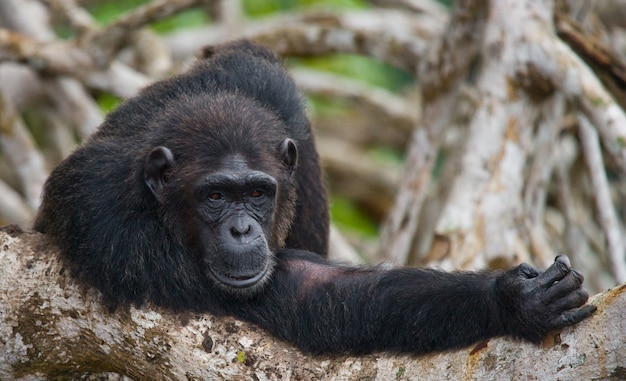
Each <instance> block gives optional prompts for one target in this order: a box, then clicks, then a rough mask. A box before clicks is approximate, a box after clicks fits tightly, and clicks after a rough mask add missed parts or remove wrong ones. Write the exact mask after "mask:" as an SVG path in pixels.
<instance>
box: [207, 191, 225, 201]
mask: <svg viewBox="0 0 626 381" xmlns="http://www.w3.org/2000/svg"><path fill="white" fill-rule="evenodd" d="M223 199H224V195H223V194H221V193H219V192H212V193H210V194H209V200H211V201H219V200H223Z"/></svg>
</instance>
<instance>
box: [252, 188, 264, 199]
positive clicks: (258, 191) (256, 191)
mask: <svg viewBox="0 0 626 381" xmlns="http://www.w3.org/2000/svg"><path fill="white" fill-rule="evenodd" d="M250 196H252V197H254V198H259V197H261V196H263V192H262V191H260V190H258V189H255V190H253V191H252V192H250Z"/></svg>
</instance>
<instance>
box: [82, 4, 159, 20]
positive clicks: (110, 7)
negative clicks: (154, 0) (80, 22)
mask: <svg viewBox="0 0 626 381" xmlns="http://www.w3.org/2000/svg"><path fill="white" fill-rule="evenodd" d="M147 2H148V0H123V1H122V0H113V1H96V2H94V3H93V5H92V6H91V7H90V8H89V11H90V12H91V14H92V15H93V17H94V18H95V19H96V20H97V21H98V22H99V23H100V24H108V23H110V22H112V21H114V20H115V19H116V18H118V17H119V16H120V15H121V14H123V13H125V12H128V11H130V10H132V9H134V8H137V7H138V6H140V5H143V4H145V3H147Z"/></svg>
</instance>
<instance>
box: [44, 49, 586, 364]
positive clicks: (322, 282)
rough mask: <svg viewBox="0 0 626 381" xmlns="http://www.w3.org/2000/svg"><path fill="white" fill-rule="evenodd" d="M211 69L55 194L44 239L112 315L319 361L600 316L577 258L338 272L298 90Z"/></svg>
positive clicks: (134, 110) (103, 144) (189, 79)
mask: <svg viewBox="0 0 626 381" xmlns="http://www.w3.org/2000/svg"><path fill="white" fill-rule="evenodd" d="M203 53H204V55H203V57H202V58H201V59H199V60H198V62H197V63H196V64H195V66H193V67H192V68H191V69H190V70H189V71H188V72H186V73H184V74H181V75H178V76H175V77H173V78H170V79H167V80H163V81H161V82H157V83H155V84H153V85H152V86H149V87H147V88H146V89H144V90H143V91H141V92H140V93H139V94H138V95H137V96H136V97H134V98H132V99H130V100H128V101H126V102H125V103H124V104H122V105H120V106H119V108H117V109H116V110H115V111H113V112H112V113H111V114H110V115H109V116H108V117H107V119H106V121H105V122H104V123H103V125H102V126H101V127H100V128H99V130H98V131H97V132H96V133H95V134H94V135H93V136H92V137H91V138H90V139H89V140H88V141H87V142H86V143H85V144H84V145H83V146H82V147H80V148H79V149H77V150H76V151H75V152H74V153H73V154H72V155H70V156H69V157H68V158H67V159H66V160H65V161H63V162H62V163H61V164H60V165H59V166H58V167H57V168H56V169H55V170H54V171H53V172H52V174H51V175H50V178H49V179H48V181H47V183H46V185H45V189H44V194H43V202H42V207H41V209H40V211H39V214H38V216H37V220H36V222H35V229H36V230H38V231H40V232H43V233H45V234H47V235H48V236H49V237H50V239H52V240H53V242H55V243H56V244H57V245H58V246H59V247H60V251H61V254H62V258H63V260H64V262H65V264H66V266H67V267H68V268H69V269H70V271H71V274H72V275H73V276H74V277H75V278H76V279H77V280H79V281H80V282H81V283H82V284H83V285H85V286H88V287H95V288H97V289H98V290H99V291H100V292H101V293H102V297H103V302H104V303H105V304H106V305H108V306H109V307H110V308H111V309H112V310H115V308H117V307H120V306H128V305H131V304H133V305H142V304H143V303H145V302H150V303H153V304H155V305H157V306H160V307H161V308H167V309H170V310H174V311H181V310H187V311H198V312H210V313H213V314H218V315H233V316H235V317H238V318H241V319H244V320H247V321H250V322H253V323H256V324H258V325H259V326H261V327H263V328H265V329H267V330H269V331H270V332H272V333H273V334H275V335H277V336H279V337H281V338H283V339H285V340H287V341H289V342H292V343H294V344H295V345H297V346H298V347H299V348H301V349H302V350H303V351H306V352H310V353H338V352H351V353H355V354H356V353H368V352H373V351H393V352H410V353H424V352H429V351H439V350H445V349H450V348H459V347H463V346H467V345H469V344H472V343H474V342H477V341H480V340H483V339H487V338H490V337H493V336H500V335H510V336H513V337H517V338H521V339H525V340H529V341H532V342H538V341H540V339H541V337H542V336H543V335H544V334H546V333H547V332H548V331H550V330H552V329H558V328H562V327H565V326H568V325H571V324H575V323H577V322H579V321H581V320H583V319H585V318H586V317H588V316H589V315H591V313H592V312H593V311H594V310H595V307H594V306H591V305H584V304H585V302H586V300H587V297H588V295H587V293H586V292H585V290H584V289H583V288H582V287H581V285H582V282H583V277H582V275H581V274H580V273H579V272H577V271H576V270H572V269H571V268H570V264H569V260H568V259H567V257H565V256H559V257H557V259H556V261H555V262H554V264H553V265H552V266H550V267H549V268H548V269H547V270H546V271H545V272H541V273H540V272H538V271H537V270H535V269H533V268H532V267H530V266H528V265H526V264H522V265H520V266H518V267H516V268H514V269H512V270H509V271H506V272H496V271H493V272H487V271H485V272H476V273H474V272H456V273H447V272H442V271H435V270H426V269H415V268H394V269H383V268H379V267H350V266H343V265H337V264H334V263H331V262H330V261H328V260H327V259H325V255H326V251H327V241H328V225H329V222H328V207H327V194H326V190H325V187H324V185H323V181H322V176H321V170H320V165H319V162H318V156H317V153H316V149H315V144H314V141H313V137H312V135H311V129H310V125H309V121H308V119H307V117H306V115H305V111H304V105H303V99H302V97H301V95H300V94H299V93H298V92H297V90H296V88H295V85H294V83H293V81H292V79H291V78H290V77H289V75H288V74H287V72H286V71H285V69H284V67H283V65H282V63H281V61H280V60H279V59H278V58H277V57H276V56H275V55H274V54H273V53H272V52H270V51H269V50H267V49H265V48H262V47H259V46H257V45H255V44H252V43H250V42H248V41H237V42H232V43H229V44H225V45H220V46H217V47H214V48H207V49H205V50H204V52H203ZM583 305H584V306H583Z"/></svg>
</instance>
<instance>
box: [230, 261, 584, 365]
mask: <svg viewBox="0 0 626 381" xmlns="http://www.w3.org/2000/svg"><path fill="white" fill-rule="evenodd" d="M582 281H583V278H582V276H581V275H580V274H579V273H578V272H577V271H575V270H572V269H571V268H570V265H569V260H568V259H567V257H564V256H560V257H558V258H557V259H556V261H555V263H554V264H553V265H552V266H551V267H550V268H548V269H547V270H546V271H545V272H543V273H539V272H538V271H536V270H535V269H533V268H532V267H530V266H528V265H525V264H523V265H520V266H518V267H516V268H514V269H512V270H509V271H507V272H479V273H470V272H457V273H447V272H441V271H435V270H426V269H410V268H398V269H392V270H384V269H378V268H368V269H364V268H353V267H340V266H335V265H333V264H331V263H329V262H326V261H324V260H321V259H319V257H317V256H315V255H314V254H310V253H306V252H299V251H286V252H283V253H280V254H279V266H278V268H277V269H276V273H275V274H274V277H273V280H272V282H271V284H270V285H269V287H268V289H267V290H266V293H265V294H264V297H263V298H259V299H253V300H249V301H245V302H241V303H237V304H231V306H230V308H229V309H231V312H232V313H233V314H235V315H236V316H239V317H241V318H244V319H247V320H250V321H252V322H254V323H257V324H259V325H261V326H262V327H264V328H266V329H268V330H270V331H271V332H273V333H274V334H276V335H278V336H280V337H282V338H284V339H286V340H288V341H290V342H294V343H296V344H297V345H298V346H299V347H300V348H301V349H302V350H304V351H307V352H313V353H337V352H346V351H347V352H351V353H369V352H375V351H398V352H410V353H425V352H431V351H439V350H445V349H452V348H460V347H464V346H467V345H470V344H472V343H475V342H477V341H480V340H484V339H487V338H490V337H494V336H501V335H511V336H514V337H518V338H522V339H526V340H530V341H534V342H537V341H538V340H539V339H540V338H541V337H542V336H543V335H544V334H546V333H547V332H549V331H550V330H552V329H556V328H562V327H565V326H567V325H571V324H575V323H577V322H579V321H581V320H583V319H584V318H586V317H588V316H589V315H590V314H591V313H592V312H593V311H594V310H595V307H593V306H584V307H582V308H579V307H581V306H582V305H583V304H584V303H585V301H586V300H587V293H586V292H585V291H584V290H583V289H582V288H581V285H582ZM252 304H253V305H252Z"/></svg>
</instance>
